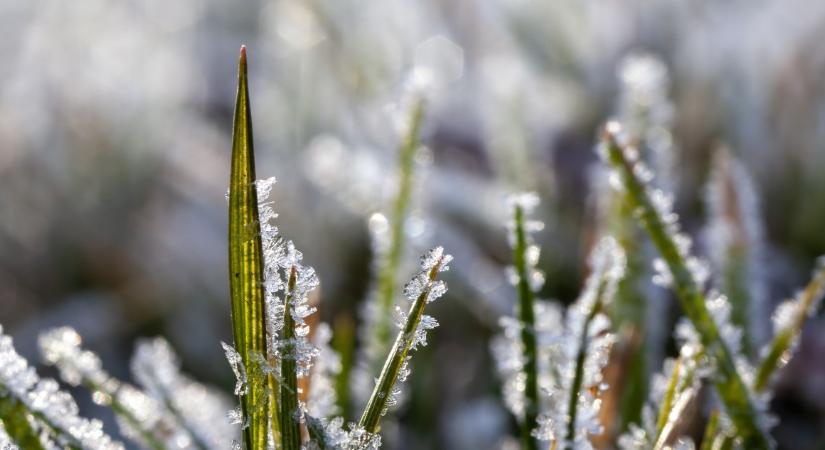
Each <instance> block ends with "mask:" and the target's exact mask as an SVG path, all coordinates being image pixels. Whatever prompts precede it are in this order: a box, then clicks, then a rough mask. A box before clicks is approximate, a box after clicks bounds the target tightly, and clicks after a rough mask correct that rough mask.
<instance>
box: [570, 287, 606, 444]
mask: <svg viewBox="0 0 825 450" xmlns="http://www.w3.org/2000/svg"><path fill="white" fill-rule="evenodd" d="M607 283H608V279H607V277H604V278H602V279H601V280H599V285H598V288H597V292H596V301H595V302H594V303H593V308H592V309H591V310H590V311H589V312H588V314H587V317H586V318H585V321H584V326H583V327H582V329H581V335H580V336H579V342H580V344H579V351H578V353H577V354H576V370H575V372H574V375H573V383H572V385H571V386H570V392H569V394H570V398H569V403H568V407H567V415H568V422H567V438H566V440H565V447H564V448H570V449H571V450H572V449H573V447H572V446H573V442H574V441H575V439H576V417H577V416H578V411H577V410H578V405H579V394H580V393H581V390H582V383H583V382H584V363H585V361H586V360H587V350H588V339H587V336H588V334H589V329H590V323H591V322H593V319H594V318H595V317H596V315H597V314H599V312H601V310H602V306H603V304H604V302H603V299H604V296H605V291H606V288H607ZM568 445H570V447H568Z"/></svg>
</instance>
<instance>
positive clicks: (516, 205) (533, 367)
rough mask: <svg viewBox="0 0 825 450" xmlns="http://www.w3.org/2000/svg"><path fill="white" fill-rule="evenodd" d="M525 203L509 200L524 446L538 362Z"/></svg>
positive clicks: (534, 409)
mask: <svg viewBox="0 0 825 450" xmlns="http://www.w3.org/2000/svg"><path fill="white" fill-rule="evenodd" d="M524 209H525V205H524V204H523V202H520V201H513V237H514V238H515V242H514V243H513V265H514V267H515V271H516V274H517V275H518V283H517V285H516V290H517V293H518V318H519V321H520V322H521V344H522V349H523V351H524V355H523V356H524V368H523V371H524V374H525V381H524V417H523V418H522V421H521V438H522V445H523V447H522V448H524V449H536V448H538V447H537V444H536V440H535V439H534V438H533V436H532V432H533V430H534V429H536V427H537V426H538V422H537V417H538V414H539V406H538V405H539V388H538V362H537V360H536V353H537V350H536V333H535V329H536V324H535V311H534V307H535V301H536V299H535V293H534V292H533V289H532V287H531V286H530V274H529V273H528V272H529V264H528V262H527V248H528V239H527V231H526V230H525V218H524V216H525V211H524Z"/></svg>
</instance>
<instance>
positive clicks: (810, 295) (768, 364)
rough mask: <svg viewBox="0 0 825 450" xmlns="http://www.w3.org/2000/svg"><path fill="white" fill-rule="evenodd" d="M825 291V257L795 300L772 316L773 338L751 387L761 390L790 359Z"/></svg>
mask: <svg viewBox="0 0 825 450" xmlns="http://www.w3.org/2000/svg"><path fill="white" fill-rule="evenodd" d="M823 290H825V257H821V258H820V259H819V261H818V268H817V269H816V271H815V272H814V276H813V279H812V280H811V282H810V283H808V285H807V286H806V287H805V290H803V291H802V292H800V293H799V295H798V296H797V297H796V298H795V299H791V300H788V301H786V302H785V303H782V304H781V305H779V307H778V308H777V310H776V312H775V313H774V329H775V333H776V334H775V336H774V338H773V340H772V341H771V342H770V343H769V344H768V347H767V348H766V352H765V356H764V358H763V359H762V363H761V364H760V365H759V370H758V371H757V373H756V380H755V382H754V388H755V389H756V390H757V391H764V390H765V389H766V388H767V387H768V385H769V383H770V381H771V375H773V373H774V372H775V371H776V370H777V369H778V368H780V367H782V366H783V365H784V364H785V363H787V362H788V359H790V355H791V353H792V352H793V349H794V347H795V345H796V342H797V340H798V339H799V333H800V332H801V331H802V325H803V324H804V323H805V319H807V318H808V317H810V316H811V315H813V314H814V313H815V312H816V310H817V307H818V305H819V302H820V300H821V298H822V295H823Z"/></svg>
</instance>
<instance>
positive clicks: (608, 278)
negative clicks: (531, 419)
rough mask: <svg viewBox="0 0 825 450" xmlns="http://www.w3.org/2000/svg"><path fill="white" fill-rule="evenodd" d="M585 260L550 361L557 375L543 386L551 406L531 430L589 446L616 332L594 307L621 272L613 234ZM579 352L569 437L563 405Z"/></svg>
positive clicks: (598, 428) (604, 300)
mask: <svg viewBox="0 0 825 450" xmlns="http://www.w3.org/2000/svg"><path fill="white" fill-rule="evenodd" d="M589 262H590V270H591V273H590V275H589V276H588V277H587V280H586V282H585V287H584V290H583V291H582V293H581V295H580V296H579V298H578V300H576V302H575V303H573V304H572V305H571V306H570V308H568V311H567V316H566V320H565V324H564V332H563V334H562V336H560V337H559V341H558V344H556V345H558V351H557V353H556V355H555V360H553V361H552V362H553V365H554V367H555V368H556V370H558V373H559V379H557V380H555V381H556V383H555V385H554V386H551V387H550V388H549V389H547V390H545V392H546V393H547V397H548V402H549V405H550V407H549V409H548V410H546V411H545V412H543V413H542V414H541V415H540V422H539V423H540V426H539V428H538V429H536V430H534V431H533V435H534V436H535V437H536V438H538V439H540V440H553V441H567V440H568V439H570V441H567V443H568V444H569V446H571V447H572V448H574V449H590V448H592V445H591V444H590V436H592V435H597V434H600V433H601V432H602V430H603V426H602V424H601V422H600V420H599V410H600V408H601V399H600V398H598V397H599V393H600V392H602V391H603V390H605V389H606V388H607V386H606V385H605V383H604V382H603V377H602V369H604V367H605V365H607V361H608V358H609V353H610V348H611V346H612V345H613V343H614V342H615V336H614V335H613V334H612V333H610V320H609V319H608V317H607V316H606V315H604V314H603V313H601V312H596V311H598V310H600V309H601V308H602V306H603V305H606V304H608V303H609V302H610V301H611V300H612V298H613V296H614V294H615V292H616V286H617V284H618V283H619V281H620V280H621V279H622V277H623V276H624V271H625V264H626V259H625V255H624V251H623V250H622V248H621V247H620V246H619V244H618V243H617V242H616V241H615V239H613V238H612V237H605V238H602V239H601V240H600V241H599V242H598V243H597V244H596V246H595V248H594V249H593V251H592V253H591V255H590V261H589ZM580 353H583V354H584V355H585V356H584V361H583V362H584V364H583V372H582V380H581V386H580V388H579V392H578V396H577V398H576V399H575V403H576V419H575V423H574V426H573V428H574V435H573V436H568V427H569V424H570V420H571V419H570V415H571V414H572V411H569V410H568V408H569V404H570V400H571V399H570V395H572V394H573V390H574V389H573V387H574V386H573V383H574V379H575V376H576V364H577V359H578V357H579V354H580Z"/></svg>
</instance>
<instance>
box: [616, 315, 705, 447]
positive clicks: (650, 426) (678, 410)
mask: <svg viewBox="0 0 825 450" xmlns="http://www.w3.org/2000/svg"><path fill="white" fill-rule="evenodd" d="M675 334H676V338H677V341H678V342H679V343H680V348H679V357H678V359H667V360H665V362H664V368H663V370H662V372H660V373H657V374H655V375H654V376H653V379H652V382H651V389H650V393H649V395H648V402H647V403H646V404H645V406H644V409H643V410H642V423H641V424H633V425H631V426H630V428H629V429H628V431H627V432H626V433H624V434H623V435H622V436H620V437H619V440H618V444H619V449H621V450H648V449H650V448H654V447H655V446H656V444H657V443H658V442H665V441H667V440H668V439H670V438H672V436H671V435H672V434H673V432H674V430H675V429H676V425H677V424H678V422H679V420H681V417H682V414H683V412H684V410H685V408H686V407H687V406H688V404H689V402H690V401H691V400H692V399H693V397H694V396H695V395H696V393H697V392H698V390H699V387H700V381H701V379H702V378H704V377H707V376H709V375H711V374H712V373H713V370H712V368H711V367H709V362H708V361H707V359H706V358H704V357H703V356H702V346H701V344H700V343H699V336H698V334H697V333H696V331H695V330H694V329H693V325H691V324H690V322H687V321H686V320H682V321H680V322H679V324H678V325H677V329H676V333H675ZM677 368H678V369H677ZM676 370H678V373H676V374H675V375H676V384H675V388H674V395H673V400H672V402H671V408H670V409H669V410H668V411H662V410H661V408H662V407H663V402H662V399H663V398H665V396H666V393H667V391H668V388H669V387H670V385H671V382H672V381H673V378H674V372H675V371H676ZM661 414H664V415H665V423H664V427H663V429H662V430H661V434H660V433H658V430H657V421H658V417H659V416H660V415H661ZM679 441H682V442H683V444H680V445H693V444H692V442H690V441H689V440H687V439H685V438H679V439H678V440H677V442H679ZM674 448H692V447H690V446H688V447H674Z"/></svg>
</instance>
